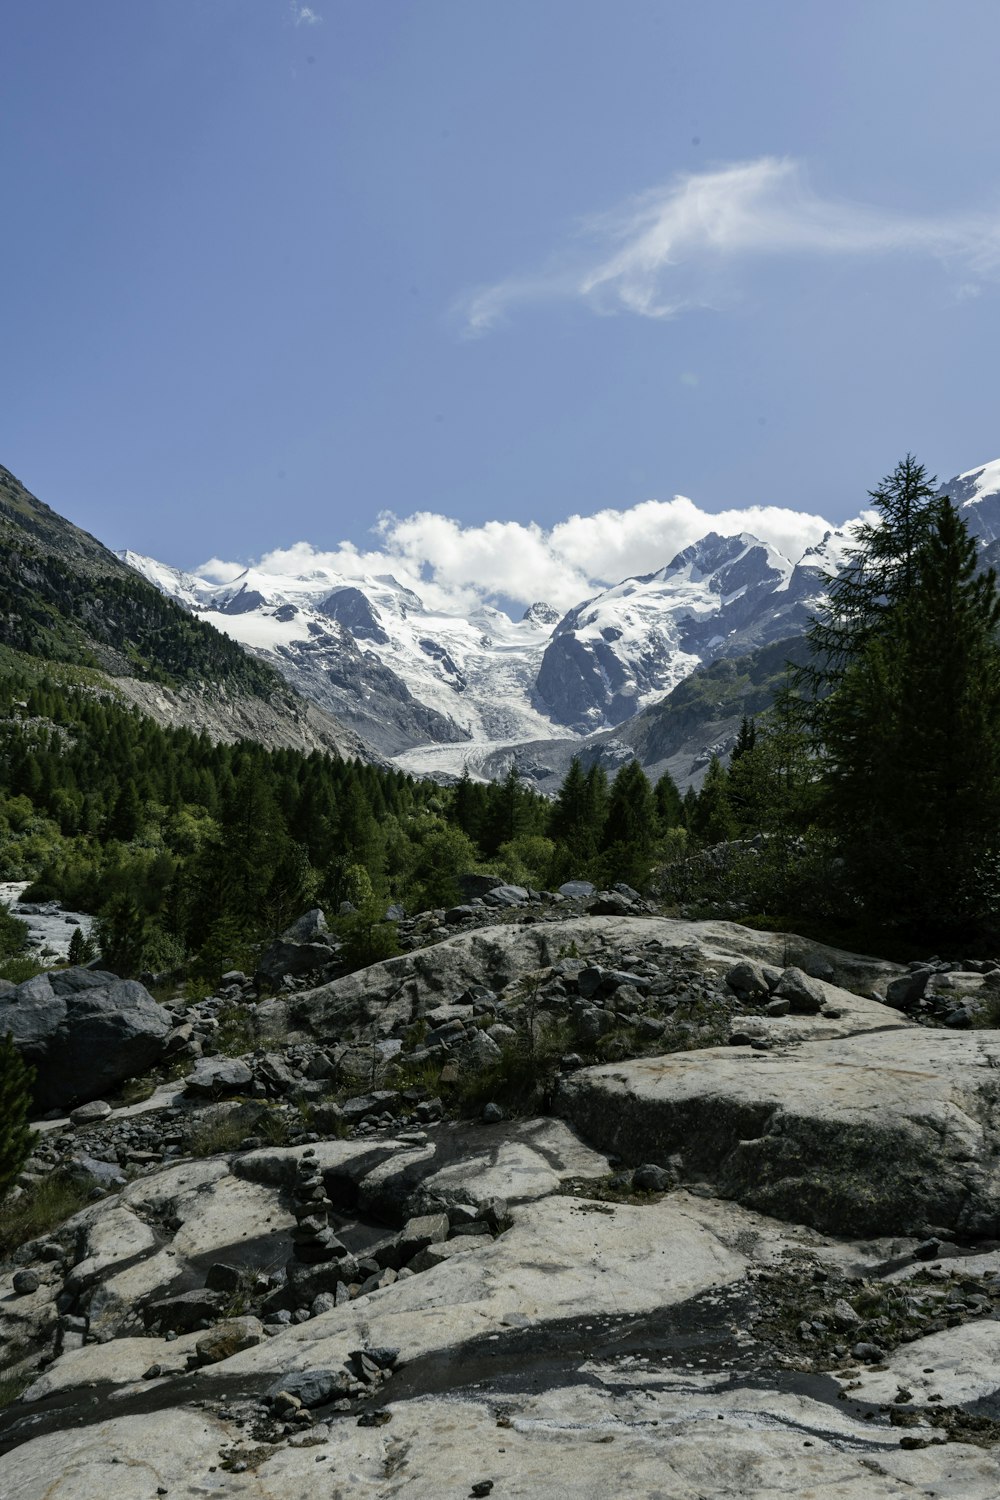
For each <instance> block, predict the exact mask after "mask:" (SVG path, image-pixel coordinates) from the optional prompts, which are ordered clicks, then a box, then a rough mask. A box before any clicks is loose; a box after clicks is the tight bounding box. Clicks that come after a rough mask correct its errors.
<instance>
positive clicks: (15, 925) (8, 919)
mask: <svg viewBox="0 0 1000 1500" xmlns="http://www.w3.org/2000/svg"><path fill="white" fill-rule="evenodd" d="M27 940H28V924H27V922H22V921H21V920H20V919H19V918H18V917H12V916H11V914H10V908H9V907H6V906H4V904H3V902H0V962H3V960H4V959H8V958H14V957H16V955H17V954H19V953H21V952H23V950H24V946H25V943H26V942H27Z"/></svg>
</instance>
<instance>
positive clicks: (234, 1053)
mask: <svg viewBox="0 0 1000 1500" xmlns="http://www.w3.org/2000/svg"><path fill="white" fill-rule="evenodd" d="M212 1043H213V1045H214V1046H215V1047H217V1048H218V1050H219V1052H220V1053H221V1054H222V1055H223V1056H224V1057H242V1056H243V1055H244V1053H247V1052H252V1051H253V1049H254V1048H255V1047H256V1046H257V1045H258V1044H259V1038H258V1035H257V1028H256V1027H255V1025H254V1023H253V1019H252V1017H251V1015H250V1012H249V1011H248V1010H247V1009H246V1008H245V1007H244V1006H242V1005H224V1006H223V1007H222V1009H221V1010H220V1011H219V1025H218V1028H217V1029H216V1031H215V1034H214V1035H213V1037H212Z"/></svg>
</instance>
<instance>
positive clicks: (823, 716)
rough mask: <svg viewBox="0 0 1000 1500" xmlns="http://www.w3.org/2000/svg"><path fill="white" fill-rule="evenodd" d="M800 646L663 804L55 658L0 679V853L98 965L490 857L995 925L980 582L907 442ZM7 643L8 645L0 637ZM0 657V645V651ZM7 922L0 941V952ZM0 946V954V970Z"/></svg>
mask: <svg viewBox="0 0 1000 1500" xmlns="http://www.w3.org/2000/svg"><path fill="white" fill-rule="evenodd" d="M870 499H871V502H872V507H873V511H874V519H873V520H871V521H870V522H869V524H867V525H866V526H863V527H862V528H861V529H860V531H859V533H858V536H857V547H856V549H855V552H854V554H853V556H852V557H851V558H850V559H849V562H848V566H847V567H846V569H845V570H844V571H843V572H842V573H841V574H840V575H839V576H838V577H837V578H836V579H832V580H831V581H830V586H829V593H828V603H827V604H826V605H825V607H824V608H823V609H822V611H821V612H820V614H819V615H818V617H817V619H816V621H815V622H814V624H813V627H812V629H811V630H810V632H809V633H808V637H807V639H808V643H809V646H810V648H811V651H810V656H809V659H808V663H807V665H806V666H805V667H804V668H803V667H800V668H798V669H794V670H791V671H790V675H789V679H788V682H787V685H786V687H785V690H784V691H783V692H782V693H781V695H780V697H779V700H778V703H777V705H776V707H775V708H774V709H773V710H772V711H771V712H770V713H768V714H767V715H764V716H762V717H760V718H758V720H757V721H756V722H753V721H752V720H749V719H747V720H744V723H743V727H742V729H741V732H740V735H739V738H738V741H737V743H736V746H735V748H734V750H733V752H732V755H731V758H730V763H729V765H728V766H725V765H723V764H722V762H721V761H720V760H714V761H713V762H712V763H711V765H710V766H709V768H708V772H707V775H706V777H705V780H704V784H703V786H702V788H701V790H700V792H698V793H696V792H694V791H693V790H689V791H688V792H687V793H686V794H685V796H684V798H683V799H682V798H681V797H680V796H679V794H678V791H677V787H676V786H675V785H674V783H673V781H672V780H671V779H670V777H669V776H664V777H662V778H661V779H660V780H659V781H658V782H657V783H656V785H655V786H654V785H651V783H650V781H649V779H648V778H647V777H646V775H645V774H644V772H643V771H642V769H641V767H640V766H639V765H638V764H637V763H636V762H629V763H627V764H626V765H624V766H623V767H622V768H621V769H620V770H619V771H618V772H617V774H616V775H615V776H614V778H613V779H612V780H610V781H609V777H608V775H607V773H606V771H605V770H604V768H603V767H601V766H600V765H593V766H591V767H589V768H587V767H586V766H585V765H584V764H583V763H582V762H581V760H579V759H577V760H574V761H573V763H572V764H571V766H570V769H569V771H568V774H567V776H566V778H565V780H564V783H563V785H562V787H561V789H560V791H559V794H558V796H557V797H556V798H555V800H554V801H552V802H550V801H547V800H546V799H545V798H543V797H541V796H540V795H538V794H537V793H534V792H533V791H531V790H530V789H529V788H527V787H525V786H523V785H522V784H521V782H520V781H519V779H518V776H517V773H516V769H514V768H512V769H511V771H510V772H509V774H508V775H507V776H506V778H505V779H504V780H503V781H500V782H496V783H491V784H489V785H486V784H482V783H477V782H473V781H472V780H471V779H470V778H469V777H467V776H466V777H463V779H462V780H461V781H460V782H458V783H457V784H456V785H454V786H451V787H447V788H444V787H440V786H437V785H435V784H433V783H431V782H423V781H417V780H415V779H414V778H412V777H410V776H407V775H405V774H403V773H402V772H399V771H393V770H388V769H381V768H377V767H374V766H371V765H366V764H362V763H361V762H357V761H342V760H335V759H332V758H330V757H328V756H326V755H323V754H321V753H319V752H316V753H313V754H311V755H304V754H302V753H299V752H297V751H292V750H279V751H267V750H265V749H263V748H262V747H260V746H255V745H252V744H247V743H241V744H237V745H219V744H213V743H212V742H211V741H210V740H209V739H207V738H206V737H205V736H203V735H196V734H193V733H191V732H189V731H186V730H183V729H162V728H160V727H158V726H157V725H156V724H154V723H153V722H152V721H151V720H150V719H148V718H145V717H143V716H142V715H140V714H139V713H138V712H136V711H134V710H131V709H129V708H126V707H123V706H122V705H121V704H120V703H118V702H117V701H115V700H113V699H112V698H111V697H109V696H108V695H107V693H102V692H101V691H100V690H99V689H97V688H96V687H94V686H90V687H88V686H87V685H86V684H85V683H80V682H77V683H73V682H67V681H66V680H65V674H64V676H63V678H62V679H61V680H60V678H59V676H58V674H57V672H56V671H55V669H50V674H49V675H48V676H39V675H38V674H39V670H40V669H39V667H38V664H37V663H36V664H34V665H31V664H26V665H25V666H24V669H23V670H20V669H19V668H18V667H17V665H16V664H15V665H14V666H13V667H11V668H9V669H8V670H6V671H4V672H2V673H0V870H2V872H3V874H4V875H5V877H6V878H8V879H16V878H22V879H31V880H32V881H33V882H34V883H33V886H32V888H31V891H30V895H31V896H32V897H34V898H46V897H53V898H56V899H58V900H60V901H62V902H63V903H64V904H65V905H67V906H69V907H71V908H76V909H79V910H82V911H87V912H93V913H97V914H98V915H99V917H100V923H99V935H100V942H101V946H102V950H103V953H104V956H105V958H106V960H107V961H108V963H109V964H110V965H111V966H112V967H116V968H118V969H120V970H122V971H133V972H135V971H139V970H142V969H150V970H153V971H157V970H161V969H166V968H173V967H176V966H178V965H181V964H188V965H192V966H193V967H194V968H195V969H200V970H201V971H202V972H204V973H205V974H206V975H211V974H213V973H216V972H218V971H219V970H220V969H221V968H224V967H228V966H229V965H230V964H232V963H237V964H239V965H240V966H244V967H245V966H246V965H247V964H250V963H252V961H253V955H254V951H255V946H256V945H257V944H259V943H260V942H262V941H264V940H266V939H267V938H269V937H270V936H272V935H273V934H274V933H276V932H278V931H280V930H281V929H282V928H283V927H284V926H286V925H287V924H288V923H289V922H290V921H291V920H292V919H294V917H296V916H297V915H298V914H299V913H300V912H301V911H303V910H304V909H305V908H307V907H308V906H311V905H313V904H320V905H322V906H323V907H324V908H325V909H326V910H327V911H328V912H330V913H336V912H338V911H339V909H340V907H341V905H342V903H344V902H349V903H351V905H352V906H353V907H354V908H356V910H357V913H358V916H357V921H356V922H355V923H354V926H353V929H351V923H350V921H349V922H348V924H347V927H348V929H349V930H348V933H347V935H348V936H349V937H351V939H352V941H355V940H356V941H355V951H356V955H357V956H358V957H359V958H360V957H364V958H371V957H373V956H378V955H379V952H380V951H381V950H383V949H391V944H392V941H393V938H392V928H391V924H386V923H383V922H381V920H380V919H381V917H382V916H383V915H384V912H385V909H386V906H387V904H388V903H389V902H401V903H402V904H403V905H404V906H405V908H406V909H407V910H408V911H409V912H411V913H414V912H418V911H421V910H426V909H428V908H434V907H440V906H447V905H449V904H452V903H455V902H457V901H459V900H460V898H461V890H460V886H459V883H458V878H459V877H460V876H461V875H463V874H465V873H467V872H473V871H477V870H479V871H490V872H492V873H495V874H498V875H500V876H501V877H503V878H505V879H507V880H510V881H513V882H515V883H517V884H521V885H526V886H529V887H534V888H538V889H545V888H548V889H552V888H554V887H556V886H558V885H560V884H562V883H563V882H564V881H565V880H568V879H572V878H583V879H591V880H594V881H595V882H597V883H599V884H602V885H607V884H611V883H613V882H615V881H626V882H627V883H628V884H630V885H632V886H636V887H638V888H640V889H650V890H652V891H653V892H654V893H658V894H660V895H661V896H662V897H663V898H664V899H665V900H666V901H667V902H674V903H677V904H682V905H684V906H686V907H687V908H688V909H691V908H692V907H694V908H695V909H697V908H698V906H699V905H704V906H706V907H707V909H708V910H709V911H713V912H717V911H719V910H720V909H721V910H722V911H724V912H725V913H726V914H728V915H735V916H744V917H746V918H747V919H750V920H765V921H769V922H771V923H774V924H777V925H780V926H786V927H798V928H799V929H800V930H803V929H804V930H812V931H816V930H817V929H824V930H825V935H827V936H829V937H830V938H838V937H839V938H840V939H841V940H843V939H844V937H845V935H847V934H849V933H851V932H853V933H854V934H855V935H856V941H857V943H858V945H859V946H860V945H861V944H862V943H863V944H864V945H865V946H871V945H872V944H873V943H875V942H876V941H877V940H878V935H879V934H883V935H884V934H897V935H899V936H900V937H901V938H903V939H905V940H907V941H914V940H919V941H920V942H921V943H922V944H924V945H927V944H931V945H937V944H938V943H939V942H941V943H948V944H951V945H952V946H953V947H954V946H956V945H959V944H961V945H964V948H965V951H966V952H968V951H970V950H971V948H973V947H974V946H976V945H978V946H980V947H983V946H986V947H987V948H989V947H993V948H995V947H996V946H997V945H998V944H1000V924H998V922H997V909H998V905H1000V645H998V631H1000V594H998V590H997V582H996V578H995V576H994V574H993V572H992V571H991V570H987V571H984V570H982V569H981V568H980V567H979V558H978V554H977V549H976V546H975V543H974V542H973V541H972V540H971V539H970V537H969V536H968V534H967V532H966V529H965V527H964V525H963V523H962V520H961V518H960V516H959V515H958V513H957V512H956V510H955V508H954V507H953V506H951V505H950V504H949V503H948V502H947V501H944V500H941V499H939V498H938V497H937V496H936V495H935V493H934V489H933V482H932V481H929V480H928V478H927V476H926V474H925V472H924V470H923V469H922V467H921V466H920V465H919V464H917V463H916V462H915V460H913V459H911V458H907V459H906V460H904V461H903V463H902V464H900V465H899V466H898V467H897V469H896V470H895V471H894V472H893V474H892V475H890V476H889V477H888V478H887V479H886V480H885V481H883V483H882V484H881V485H880V486H879V488H878V489H877V490H875V491H873V492H872V493H871V496H870ZM10 659H11V660H12V661H15V662H21V663H25V662H26V659H25V658H23V657H20V658H16V659H15V658H13V656H11V658H10ZM0 665H2V663H0ZM10 941H11V934H10V933H9V932H8V934H7V937H6V942H7V945H8V948H9V944H10ZM2 958H3V954H2V951H0V972H2V971H3V965H2Z"/></svg>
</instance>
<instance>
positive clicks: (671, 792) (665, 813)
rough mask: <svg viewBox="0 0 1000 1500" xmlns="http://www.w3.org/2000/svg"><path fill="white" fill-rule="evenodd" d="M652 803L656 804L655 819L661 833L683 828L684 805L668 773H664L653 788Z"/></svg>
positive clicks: (674, 782) (675, 784)
mask: <svg viewBox="0 0 1000 1500" xmlns="http://www.w3.org/2000/svg"><path fill="white" fill-rule="evenodd" d="M653 801H654V802H655V803H656V819H657V823H658V825H659V831H660V832H661V833H669V831H670V829H671V828H680V827H682V826H683V824H684V803H683V802H682V800H681V794H680V792H679V791H678V789H677V783H676V781H675V780H674V778H673V777H672V776H671V774H670V772H669V771H664V773H663V775H662V776H661V777H660V779H659V781H658V782H657V783H656V785H655V787H654V788H653Z"/></svg>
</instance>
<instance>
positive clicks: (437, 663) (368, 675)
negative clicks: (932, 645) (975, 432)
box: [119, 460, 1000, 774]
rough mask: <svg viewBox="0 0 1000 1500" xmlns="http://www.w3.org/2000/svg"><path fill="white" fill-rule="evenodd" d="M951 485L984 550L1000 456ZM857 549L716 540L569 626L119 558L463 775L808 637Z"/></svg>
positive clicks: (624, 588) (427, 766)
mask: <svg viewBox="0 0 1000 1500" xmlns="http://www.w3.org/2000/svg"><path fill="white" fill-rule="evenodd" d="M941 493H942V494H947V495H949V496H950V497H951V498H952V499H953V500H954V501H955V503H956V504H957V505H958V506H959V509H960V511H961V513H962V515H963V516H964V518H965V519H966V521H967V522H968V524H969V526H970V529H971V530H972V531H973V532H974V533H975V534H976V535H978V536H979V537H980V538H981V540H982V542H983V545H984V546H985V545H987V544H990V543H993V542H995V541H998V540H1000V460H998V461H996V462H994V463H989V464H984V465H981V466H980V467H979V468H977V469H970V470H968V471H967V472H966V473H964V474H960V475H958V476H957V477H956V478H955V479H953V480H951V481H949V483H948V484H946V485H943V486H942V487H941ZM850 545H851V527H850V526H847V527H845V528H843V529H841V530H837V531H830V532H828V533H827V534H826V536H825V537H824V538H823V540H822V541H821V542H820V543H819V544H818V545H816V546H814V547H810V548H809V549H808V550H807V551H806V552H805V553H803V554H802V556H801V557H799V558H797V559H795V560H793V559H790V558H788V557H785V556H783V555H782V553H781V552H779V551H777V550H776V549H775V548H774V547H772V546H769V545H768V544H767V543H765V542H762V541H760V540H759V539H758V538H757V537H754V536H752V535H750V534H749V533H746V532H743V533H740V534H739V535H736V536H720V535H718V534H717V533H716V532H710V533H709V534H708V535H707V536H704V537H702V538H701V539H700V540H699V541H697V542H695V543H694V544H693V545H692V546H690V547H686V548H685V549H684V550H683V551H682V552H679V553H678V554H677V555H676V557H674V558H673V559H672V560H671V561H670V562H669V563H667V564H666V566H665V567H662V568H660V569H659V570H658V571H657V572H653V573H649V574H646V575H644V576H642V577H637V578H626V579H624V580H623V581H622V582H620V583H618V584H615V585H614V586H613V587H611V588H608V589H605V590H603V591H602V592H601V593H598V594H596V595H594V597H592V598H590V599H587V600H585V601H584V602H582V603H580V604H578V605H577V606H575V607H574V608H573V609H571V610H569V612H568V613H566V614H565V615H563V616H562V617H561V618H560V617H559V616H558V614H557V612H556V611H555V610H554V609H552V608H551V607H550V606H549V605H547V604H545V603H542V602H538V603H535V604H532V605H531V606H530V607H529V608H528V609H527V610H526V611H525V613H524V616H523V618H522V619H520V620H517V621H514V620H512V619H510V618H509V616H507V615H506V614H504V613H502V612H501V611H500V610H496V609H492V608H489V607H488V606H484V607H482V608H480V609H478V610H476V611H475V612H474V613H473V614H471V615H470V616H468V617H465V616H461V615H457V614H448V613H445V612H443V611H440V610H434V609H432V608H430V607H428V606H427V604H426V603H425V602H424V601H423V600H422V599H421V598H420V597H419V595H418V594H417V593H415V592H414V591H413V590H412V589H409V588H407V587H405V586H404V585H403V584H401V583H400V582H399V581H398V580H397V579H396V578H394V577H393V576H392V575H391V574H388V573H386V574H378V575H368V576H365V577H361V578H349V577H346V576H344V575H341V574H339V573H335V572H333V571H332V570H330V569H326V568H319V567H317V568H315V569H313V570H311V571H309V572H306V573H302V574H300V575H278V574H272V573H267V572H263V571H261V570H259V569H254V568H248V569H247V570H246V571H245V572H243V573H241V574H240V575H239V577H238V578H236V579H234V580H233V581H232V582H231V583H223V584H220V583H209V582H206V581H205V580H204V579H202V578H199V577H198V576H196V575H194V574H190V573H182V572H179V571H178V570H177V569H174V568H170V567H167V566H165V565H164V564H162V563H158V562H156V561H154V560H153V559H151V558H145V557H140V556H138V555H137V554H135V553H132V552H125V553H121V554H119V555H120V556H121V557H122V559H123V560H124V561H125V562H127V563H128V564H130V566H132V567H133V568H135V569H136V570H137V571H138V572H140V573H142V574H143V575H144V577H146V578H147V579H149V580H150V582H152V583H154V584H156V586H157V587H158V588H160V589H162V591H163V592H164V593H166V594H169V595H170V596H171V597H172V598H174V599H176V600H178V602H180V603H181V604H183V605H185V606H186V607H187V608H188V609H191V610H192V611H195V612H197V613H198V614H199V615H200V616H202V617H203V618H204V619H206V620H208V621H209V622H210V623H211V624H213V625H215V626H216V627H217V628H218V629H219V630H222V631H224V632H225V633H226V634H227V635H229V636H232V637H233V638H234V639H235V640H237V641H239V642H241V644H243V645H244V646H245V647H247V649H248V650H250V651H253V652H256V653H258V654H260V655H263V656H265V657H267V658H268V659H269V660H271V661H273V662H274V664H275V665H276V666H277V667H279V668H280V670H281V671H282V672H284V674H285V675H286V676H287V677H288V678H289V679H290V681H291V682H292V683H293V684H294V685H295V686H296V687H298V688H299V689H300V690H301V691H302V692H304V693H305V694H307V695H308V696H309V697H311V698H313V699H314V700H315V701H316V702H318V703H319V704H320V705H321V706H322V707H324V708H326V709H328V710H329V711H331V712H333V713H334V714H336V715H337V717H338V718H340V719H341V720H342V721H344V722H345V723H347V724H348V725H349V726H350V727H351V728H353V729H354V730H356V731H357V733H359V734H360V735H361V736H362V737H363V738H364V739H366V740H367V741H368V742H369V743H370V744H372V745H373V746H374V747H375V748H377V749H379V750H380V751H382V752H383V753H384V754H388V755H391V756H393V757H395V759H396V761H397V763H398V764H399V765H401V766H404V767H405V768H406V769H407V770H411V771H414V772H419V773H427V772H430V773H435V772H437V773H452V774H455V773H458V772H460V771H461V770H462V768H463V765H466V764H468V765H469V766H470V768H471V769H472V770H473V772H475V770H476V768H477V767H478V766H482V767H484V768H486V767H487V766H489V765H490V764H491V763H493V762H495V759H496V752H497V751H498V750H504V749H510V748H511V747H513V746H515V745H518V744H525V743H527V742H541V741H551V740H569V741H573V740H578V739H581V738H583V737H586V736H587V735H590V734H593V733H595V732H598V731H604V730H608V729H610V728H613V727H614V726H616V725H620V724H623V723H624V722H625V721H626V720H628V719H630V718H632V717H633V716H634V715H635V714H637V713H639V712H641V711H642V710H643V709H645V708H647V707H649V706H650V705H652V704H655V703H657V702H659V701H660V700H661V699H663V698H664V697H665V696H666V695H667V694H668V693H669V692H670V691H671V690H672V689H673V688H674V687H675V686H676V685H677V684H678V683H679V682H680V681H682V679H684V678H685V677H687V676H688V675H689V674H690V673H691V672H692V671H693V670H694V669H695V668H696V667H698V666H700V665H704V664H706V663H710V662H713V661H717V660H718V659H719V658H721V657H732V656H738V655H743V654H745V653H747V652H751V651H753V650H755V649H756V648H758V647H760V646H764V645H767V644H768V643H769V642H772V641H779V640H783V639H787V638H789V637H791V636H795V635H798V634H801V632H802V631H803V630H804V629H805V627H806V624H807V623H808V620H809V618H810V616H811V615H812V614H813V613H814V612H815V610H816V607H817V605H818V603H819V601H820V599H821V597H822V595H823V591H824V587H825V583H826V579H827V578H828V577H829V576H830V575H831V574H833V573H836V572H837V571H838V570H839V569H840V568H841V567H843V566H844V562H845V560H846V557H847V555H848V552H849V548H850ZM491 758H492V759H491Z"/></svg>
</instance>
